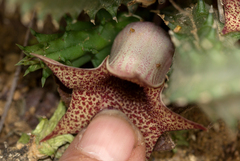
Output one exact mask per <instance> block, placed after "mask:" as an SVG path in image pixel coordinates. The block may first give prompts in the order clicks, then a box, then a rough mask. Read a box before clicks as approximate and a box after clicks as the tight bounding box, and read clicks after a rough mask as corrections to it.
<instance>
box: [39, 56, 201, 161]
mask: <svg viewBox="0 0 240 161" xmlns="http://www.w3.org/2000/svg"><path fill="white" fill-rule="evenodd" d="M35 56H37V55H35ZM37 57H39V58H40V59H42V60H43V61H44V62H47V63H46V64H47V65H48V66H49V68H50V69H51V70H56V69H58V72H55V75H56V76H57V77H58V78H59V80H60V81H61V82H62V83H63V84H64V85H65V86H67V87H69V88H71V89H73V93H72V100H71V103H70V105H69V108H68V110H67V112H66V114H65V115H64V116H63V117H62V119H61V120H60V121H59V123H58V125H57V126H56V127H55V129H54V130H53V132H52V133H51V134H49V135H48V136H47V137H46V138H44V139H43V140H47V139H50V138H52V137H55V136H57V135H60V134H67V133H71V134H76V133H77V132H78V131H81V129H82V128H84V127H86V126H87V125H88V123H89V122H90V121H91V120H92V118H93V117H94V116H95V115H96V114H97V113H98V112H99V111H101V110H103V109H105V108H109V109H110V108H114V109H118V110H120V111H122V112H123V113H125V114H126V115H127V117H128V118H129V119H130V120H131V121H132V122H133V123H134V124H135V125H136V126H137V127H138V128H139V129H140V131H141V132H142V134H143V136H144V137H145V140H146V152H147V154H146V155H147V158H148V157H149V156H150V154H151V151H152V150H153V147H154V144H155V143H156V141H157V139H158V137H159V136H160V135H161V134H162V133H163V132H165V131H172V130H182V129H191V128H197V129H205V128H204V127H202V126H200V125H198V124H196V123H193V122H191V121H188V120H186V119H184V118H183V117H181V116H179V115H177V114H175V113H173V112H172V111H170V110H169V109H168V108H166V107H165V105H164V104H163V103H162V102H161V99H160V93H161V91H162V89H163V87H164V84H162V85H160V86H159V87H156V88H152V87H148V86H142V87H140V86H139V85H137V84H134V83H132V82H129V81H126V80H122V79H120V78H117V77H114V76H111V74H110V73H109V72H108V70H107V69H106V60H104V62H103V64H102V65H101V66H100V67H98V68H97V69H91V70H90V69H88V70H86V69H81V68H72V67H67V66H64V65H61V64H60V63H57V62H55V61H53V60H51V59H48V58H46V57H43V56H37ZM60 70H61V71H60ZM56 71H57V70H56ZM66 73H68V75H67V76H66ZM73 73H74V74H73ZM66 78H67V79H66ZM76 82H77V83H76Z"/></svg>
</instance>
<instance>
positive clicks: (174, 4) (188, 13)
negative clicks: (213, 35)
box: [169, 0, 200, 50]
mask: <svg viewBox="0 0 240 161" xmlns="http://www.w3.org/2000/svg"><path fill="white" fill-rule="evenodd" d="M169 2H170V3H171V4H172V5H173V7H175V8H176V9H177V10H178V11H179V12H180V13H182V14H184V15H186V16H188V17H189V19H190V21H191V23H192V27H193V30H192V31H191V33H192V34H193V36H194V38H195V42H194V45H195V46H196V48H197V49H199V50H200V46H199V37H198V35H197V26H196V24H195V22H194V20H193V16H192V10H191V9H189V11H184V10H183V9H182V8H181V7H180V6H178V5H177V4H176V3H175V2H174V1H173V0H169Z"/></svg>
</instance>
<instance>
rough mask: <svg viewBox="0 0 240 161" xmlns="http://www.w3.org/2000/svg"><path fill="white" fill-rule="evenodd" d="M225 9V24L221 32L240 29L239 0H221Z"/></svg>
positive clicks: (225, 32)
mask: <svg viewBox="0 0 240 161" xmlns="http://www.w3.org/2000/svg"><path fill="white" fill-rule="evenodd" d="M223 4H224V10H225V25H224V28H223V30H222V33H223V34H227V33H229V32H237V31H238V32H239V31H240V1H239V0H223Z"/></svg>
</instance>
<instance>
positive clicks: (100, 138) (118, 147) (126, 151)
mask: <svg viewBox="0 0 240 161" xmlns="http://www.w3.org/2000/svg"><path fill="white" fill-rule="evenodd" d="M80 139H81V140H80V142H79V143H78V144H77V148H78V149H79V150H81V151H82V152H83V153H84V154H85V155H88V156H90V157H93V158H96V159H98V160H104V161H123V160H127V159H128V158H129V157H130V155H131V153H132V150H133V148H134V146H135V144H136V141H137V139H136V134H135V132H134V130H133V128H132V126H131V125H130V124H129V123H128V121H126V120H125V119H123V118H122V117H118V116H116V115H108V114H101V115H99V116H97V117H95V118H94V119H93V121H92V122H91V123H90V124H89V126H88V127H87V129H86V131H85V132H84V134H83V135H82V137H81V138H80Z"/></svg>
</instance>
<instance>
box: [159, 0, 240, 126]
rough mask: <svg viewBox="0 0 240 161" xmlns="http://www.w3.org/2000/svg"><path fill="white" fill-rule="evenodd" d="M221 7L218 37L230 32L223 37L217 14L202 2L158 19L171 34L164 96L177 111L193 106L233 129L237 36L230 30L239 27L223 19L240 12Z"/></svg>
mask: <svg viewBox="0 0 240 161" xmlns="http://www.w3.org/2000/svg"><path fill="white" fill-rule="evenodd" d="M226 3H230V4H231V5H229V4H226ZM233 3H235V6H236V8H235V10H234V9H233V10H231V11H232V12H230V13H229V9H227V8H228V7H232V4H233ZM224 4H225V17H226V18H225V19H226V23H225V27H224V29H223V32H224V33H227V32H229V33H228V34H226V35H222V34H221V31H222V27H223V24H222V23H220V22H219V20H218V15H217V12H216V11H215V10H214V8H213V7H212V6H209V5H208V4H206V3H205V2H204V1H202V0H199V1H198V3H197V5H195V6H194V7H191V8H190V7H189V8H184V9H181V8H180V9H179V8H178V9H175V10H174V9H173V10H174V11H173V12H175V14H174V15H173V14H169V12H168V11H162V13H161V14H160V16H161V17H162V18H164V21H165V22H166V24H167V25H168V26H169V27H170V29H171V31H170V34H171V39H172V40H173V43H174V45H175V47H176V53H175V56H174V60H173V66H172V71H171V76H170V82H169V85H168V88H167V89H166V90H165V96H166V98H167V99H168V101H169V102H170V103H175V104H178V105H179V106H184V105H187V104H189V103H197V104H198V105H199V106H200V107H202V109H203V110H204V111H205V112H206V113H207V114H208V115H209V118H211V119H213V120H216V119H219V118H222V119H224V120H225V121H226V122H227V123H228V124H229V125H230V126H232V127H233V126H234V125H236V120H237V119H238V118H240V113H239V112H238V111H239V103H240V102H239V99H238V98H239V95H240V86H239V81H240V77H239V74H237V73H238V72H237V71H238V70H239V68H240V65H239V62H240V55H239V47H238V46H237V45H236V41H237V40H238V39H239V38H240V33H239V32H237V30H234V31H235V32H233V30H231V33H230V30H229V25H230V26H231V24H232V27H234V26H235V27H236V26H237V25H239V23H237V22H236V21H235V20H233V19H229V18H228V17H229V14H231V13H238V12H239V8H240V7H239V2H238V3H237V2H236V1H234V0H233V1H231V0H226V1H224ZM237 6H238V7H237ZM230 17H231V16H230Z"/></svg>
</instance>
